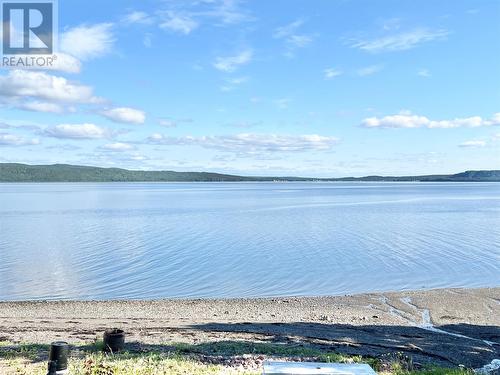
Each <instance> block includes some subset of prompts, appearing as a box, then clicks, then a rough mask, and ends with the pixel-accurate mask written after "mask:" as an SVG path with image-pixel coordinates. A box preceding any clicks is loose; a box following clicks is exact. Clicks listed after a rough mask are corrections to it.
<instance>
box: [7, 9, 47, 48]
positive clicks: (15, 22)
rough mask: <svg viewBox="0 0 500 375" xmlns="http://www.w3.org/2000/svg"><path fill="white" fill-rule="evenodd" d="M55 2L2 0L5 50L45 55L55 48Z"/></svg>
mask: <svg viewBox="0 0 500 375" xmlns="http://www.w3.org/2000/svg"><path fill="white" fill-rule="evenodd" d="M53 10H54V9H53V4H52V2H50V1H48V2H16V1H4V2H3V3H2V22H3V40H2V42H3V54H4V55H18V54H23V55H29V54H36V55H45V54H52V53H53V49H54V13H53Z"/></svg>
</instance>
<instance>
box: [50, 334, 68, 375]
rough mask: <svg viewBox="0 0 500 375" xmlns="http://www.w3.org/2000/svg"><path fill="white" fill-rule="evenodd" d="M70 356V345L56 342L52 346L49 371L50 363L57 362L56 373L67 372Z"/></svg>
mask: <svg viewBox="0 0 500 375" xmlns="http://www.w3.org/2000/svg"><path fill="white" fill-rule="evenodd" d="M68 355H69V344H68V343H67V342H64V341H55V342H53V343H52V344H50V352H49V371H50V362H55V364H56V366H55V367H56V371H63V370H66V369H67V368H68ZM49 373H50V372H49Z"/></svg>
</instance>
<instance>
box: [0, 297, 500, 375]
mask: <svg viewBox="0 0 500 375" xmlns="http://www.w3.org/2000/svg"><path fill="white" fill-rule="evenodd" d="M110 327H119V328H122V329H124V330H125V331H126V333H127V341H128V342H129V343H135V344H136V345H152V346H154V345H156V346H161V345H168V343H172V342H176V343H179V342H182V343H188V344H199V343H205V342H214V341H262V342H270V341H271V342H277V343H287V344H289V343H293V344H301V343H303V344H308V345H316V346H318V347H328V348H329V350H335V351H336V352H338V353H344V354H361V355H367V356H374V357H379V356H383V355H386V354H388V353H395V352H401V353H404V354H407V355H410V356H412V357H413V358H414V359H415V360H416V361H419V362H421V363H433V364H439V365H445V366H450V365H453V366H457V365H465V366H467V367H472V368H478V367H481V366H484V365H485V364H488V363H490V362H491V361H492V360H493V359H495V358H500V288H482V289H439V290H429V291H408V292H394V293H370V294H361V295H353V296H338V297H287V298H285V297H279V298H263V299H227V300H224V299H198V300H158V301H50V302H46V301H43V302H1V303H0V341H7V342H14V343H16V342H29V343H50V342H51V341H54V340H65V341H68V342H70V343H82V342H91V341H93V340H95V338H96V337H101V336H102V332H103V331H104V330H105V329H106V328H110Z"/></svg>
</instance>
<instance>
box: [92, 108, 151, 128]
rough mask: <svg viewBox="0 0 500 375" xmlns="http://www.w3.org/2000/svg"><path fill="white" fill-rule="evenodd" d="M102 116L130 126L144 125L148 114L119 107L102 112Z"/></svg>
mask: <svg viewBox="0 0 500 375" xmlns="http://www.w3.org/2000/svg"><path fill="white" fill-rule="evenodd" d="M100 113H101V115H103V116H104V117H106V118H108V119H110V120H111V121H114V122H121V123H128V124H143V123H144V121H146V114H145V113H144V111H141V110H139V109H134V108H128V107H117V108H111V109H107V110H103V111H101V112H100Z"/></svg>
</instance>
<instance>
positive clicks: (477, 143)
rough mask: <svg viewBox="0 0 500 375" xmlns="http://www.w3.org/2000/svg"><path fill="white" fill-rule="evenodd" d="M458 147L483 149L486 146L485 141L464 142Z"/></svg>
mask: <svg viewBox="0 0 500 375" xmlns="http://www.w3.org/2000/svg"><path fill="white" fill-rule="evenodd" d="M458 146H459V147H466V148H467V147H484V146H486V142H485V141H465V142H463V143H460V144H459V145H458Z"/></svg>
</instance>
